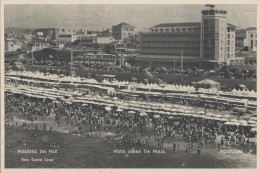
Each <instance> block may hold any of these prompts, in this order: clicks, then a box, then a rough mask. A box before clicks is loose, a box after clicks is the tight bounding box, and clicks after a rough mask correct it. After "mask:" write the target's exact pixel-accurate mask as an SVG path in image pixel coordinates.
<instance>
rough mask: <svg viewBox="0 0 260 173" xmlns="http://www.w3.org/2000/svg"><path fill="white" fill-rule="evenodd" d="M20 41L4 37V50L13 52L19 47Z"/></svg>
mask: <svg viewBox="0 0 260 173" xmlns="http://www.w3.org/2000/svg"><path fill="white" fill-rule="evenodd" d="M21 46H22V44H21V42H20V41H19V40H18V39H13V38H6V40H5V51H8V52H14V51H17V50H18V49H21Z"/></svg>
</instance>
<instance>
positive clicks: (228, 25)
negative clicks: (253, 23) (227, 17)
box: [227, 23, 237, 28]
mask: <svg viewBox="0 0 260 173" xmlns="http://www.w3.org/2000/svg"><path fill="white" fill-rule="evenodd" d="M227 27H229V28H237V27H236V26H235V25H232V24H230V23H228V24H227Z"/></svg>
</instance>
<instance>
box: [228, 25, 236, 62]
mask: <svg viewBox="0 0 260 173" xmlns="http://www.w3.org/2000/svg"><path fill="white" fill-rule="evenodd" d="M235 29H236V27H235V26H234V25H231V24H229V23H228V24H227V53H226V57H227V60H228V59H229V58H235V52H236V50H235V48H236V46H235V43H236V32H235Z"/></svg>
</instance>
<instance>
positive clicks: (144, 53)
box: [141, 52, 200, 56]
mask: <svg viewBox="0 0 260 173" xmlns="http://www.w3.org/2000/svg"><path fill="white" fill-rule="evenodd" d="M141 54H142V55H170V56H180V52H178V53H167V52H142V53H141ZM199 55H200V54H199V53H183V56H199Z"/></svg>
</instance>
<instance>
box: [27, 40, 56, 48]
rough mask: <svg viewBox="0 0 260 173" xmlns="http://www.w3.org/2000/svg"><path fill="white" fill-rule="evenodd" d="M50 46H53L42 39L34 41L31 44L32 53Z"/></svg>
mask: <svg viewBox="0 0 260 173" xmlns="http://www.w3.org/2000/svg"><path fill="white" fill-rule="evenodd" d="M50 46H51V44H50V42H49V41H45V40H42V39H34V40H33V41H32V42H31V49H30V51H37V50H42V49H45V48H48V47H50Z"/></svg>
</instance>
